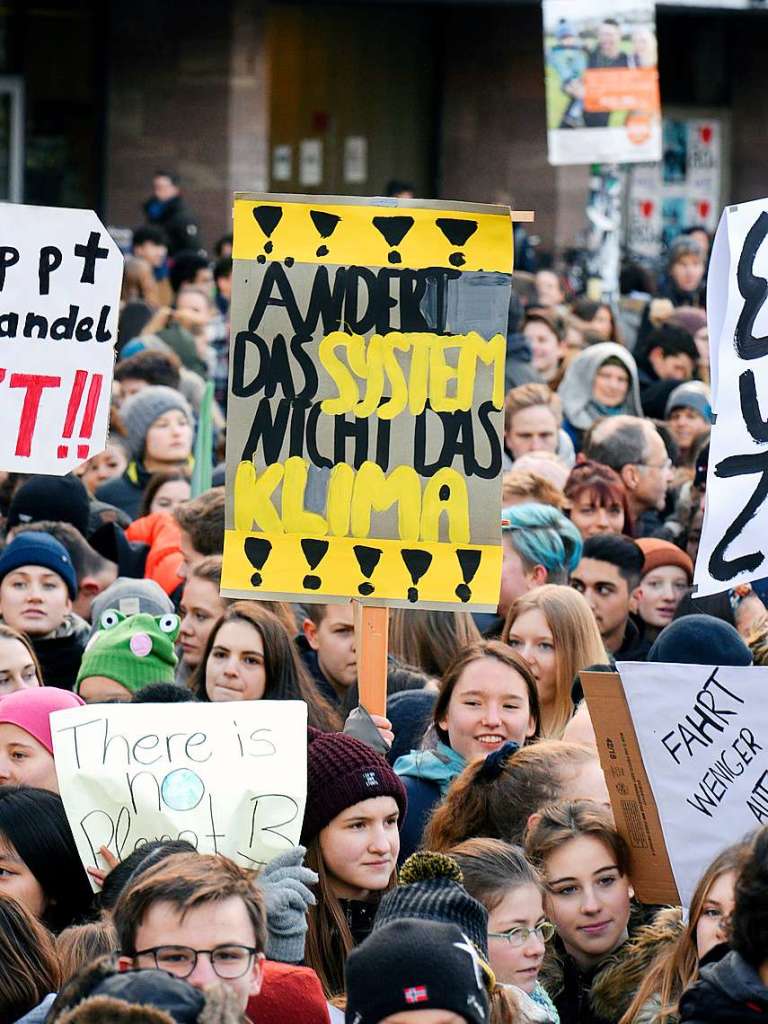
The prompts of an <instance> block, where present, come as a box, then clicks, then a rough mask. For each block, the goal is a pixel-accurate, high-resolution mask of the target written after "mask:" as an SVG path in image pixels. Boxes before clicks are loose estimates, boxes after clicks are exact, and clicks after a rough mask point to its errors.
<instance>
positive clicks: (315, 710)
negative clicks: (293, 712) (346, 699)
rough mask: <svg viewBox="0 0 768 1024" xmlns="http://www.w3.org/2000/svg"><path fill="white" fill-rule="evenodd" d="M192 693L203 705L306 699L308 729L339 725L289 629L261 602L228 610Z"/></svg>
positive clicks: (243, 603) (207, 648)
mask: <svg viewBox="0 0 768 1024" xmlns="http://www.w3.org/2000/svg"><path fill="white" fill-rule="evenodd" d="M189 688H190V689H191V690H192V692H193V693H194V694H195V695H196V696H197V697H198V699H199V700H201V701H214V702H217V701H228V700H262V699H264V700H303V701H304V702H305V703H306V705H307V715H308V721H309V724H310V725H313V726H315V727H316V728H318V729H336V728H338V727H339V724H340V723H339V721H338V716H337V715H336V713H335V712H334V710H333V709H332V708H331V707H330V705H329V704H328V702H327V701H326V700H325V699H324V698H323V697H322V696H321V695H320V694H319V693H317V692H316V691H315V690H314V688H313V686H312V684H311V682H310V681H309V679H308V678H307V676H306V673H305V671H304V669H303V668H302V665H301V662H300V661H299V656H298V654H297V653H296V648H295V647H294V645H293V642H292V640H291V637H290V636H289V635H288V632H287V630H286V628H285V626H284V625H283V624H282V622H281V621H280V620H279V619H278V618H277V616H276V615H274V614H273V613H272V612H271V611H269V610H268V609H266V608H263V607H261V606H260V605H259V603H258V602H257V601H236V602H235V603H234V604H233V605H232V606H231V607H229V608H227V610H226V611H225V612H224V614H223V615H222V616H221V618H220V619H219V620H218V621H217V623H216V625H215V626H214V628H213V629H212V630H211V632H210V634H209V636H208V640H207V641H206V644H205V649H204V651H203V655H202V658H201V659H200V662H199V664H198V666H197V668H196V669H195V671H194V672H193V674H192V676H191V678H190V680H189Z"/></svg>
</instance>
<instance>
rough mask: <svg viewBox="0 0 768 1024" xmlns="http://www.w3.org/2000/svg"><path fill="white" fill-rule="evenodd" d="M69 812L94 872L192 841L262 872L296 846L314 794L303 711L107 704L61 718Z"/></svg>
mask: <svg viewBox="0 0 768 1024" xmlns="http://www.w3.org/2000/svg"><path fill="white" fill-rule="evenodd" d="M51 732H52V735H53V752H54V757H55V759H56V772H57V775H58V778H59V788H60V791H61V798H62V800H63V801H64V807H65V809H66V812H67V817H68V819H69V823H70V826H71V828H72V834H73V835H74V837H75V842H76V843H77V849H78V852H79V854H80V859H81V860H82V862H83V864H84V866H85V867H102V866H103V865H102V864H101V861H100V858H99V853H98V851H99V848H100V847H101V846H102V845H104V846H107V847H109V849H110V850H111V851H112V852H113V853H114V854H115V855H116V856H117V857H118V858H120V859H122V858H124V857H126V856H127V855H128V854H129V853H131V852H132V851H133V850H134V849H136V847H138V846H141V845H142V844H143V843H145V842H148V841H149V840H152V839H159V838H166V839H168V838H170V839H187V840H188V841H189V842H191V843H192V845H193V846H195V847H196V848H197V849H198V850H200V851H201V852H203V853H222V854H225V855H226V856H228V857H231V858H232V859H233V860H236V861H238V862H239V863H240V864H242V865H243V866H245V867H260V866H261V865H262V864H265V863H267V862H268V861H270V860H271V859H272V858H273V857H276V856H277V855H278V854H279V853H281V852H282V851H283V850H286V849H288V848H290V847H292V846H295V845H296V844H297V843H298V841H299V836H300V834H301V825H302V821H303V818H304V804H305V801H306V790H307V706H306V704H304V702H303V701H270V700H258V701H233V702H228V703H224V704H151V705H150V704H97V705H93V704H92V705H88V706H85V707H78V708H71V709H68V710H66V711H57V712H55V713H54V714H53V715H51Z"/></svg>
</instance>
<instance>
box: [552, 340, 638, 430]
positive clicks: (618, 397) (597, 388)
mask: <svg viewBox="0 0 768 1024" xmlns="http://www.w3.org/2000/svg"><path fill="white" fill-rule="evenodd" d="M558 394H559V396H560V401H561V402H562V403H563V413H564V416H565V418H564V421H563V427H564V428H565V430H566V431H567V432H568V433H569V434H570V436H571V438H572V440H573V443H574V445H575V447H576V448H577V450H578V449H579V448H581V441H582V438H583V436H584V432H585V431H586V430H587V429H588V428H589V427H591V426H592V424H593V423H594V422H595V421H596V420H599V419H601V418H602V417H604V416H621V415H627V414H628V415H630V416H642V414H643V413H642V405H641V402H640V387H639V381H638V375H637V366H636V365H635V360H634V359H633V358H632V356H631V354H630V353H629V352H627V350H626V349H625V348H622V346H621V345H616V344H615V343H614V342H612V341H604V342H600V343H598V344H597V345H591V346H590V347H589V348H587V349H585V350H584V351H583V352H580V353H579V354H578V355H577V356H576V358H575V359H574V360H573V362H572V363H571V364H570V366H569V367H568V369H567V370H566V371H565V376H564V377H563V382H562V384H561V385H560V387H559V389H558Z"/></svg>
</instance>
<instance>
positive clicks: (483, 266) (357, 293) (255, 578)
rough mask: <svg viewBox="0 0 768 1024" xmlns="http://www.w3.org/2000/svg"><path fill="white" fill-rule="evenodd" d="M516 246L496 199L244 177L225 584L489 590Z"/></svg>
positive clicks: (293, 593) (325, 593) (474, 600)
mask: <svg viewBox="0 0 768 1024" xmlns="http://www.w3.org/2000/svg"><path fill="white" fill-rule="evenodd" d="M513 217H517V218H518V219H527V220H530V219H532V215H529V214H522V215H516V214H513ZM512 259H513V250H512V220H511V219H510V211H509V209H508V208H506V207H493V206H478V205H470V204H461V203H440V202H432V201H414V200H410V201H409V200H399V201H395V200H385V199H380V200H374V199H356V198H353V197H347V198H337V197H314V198H313V197H303V196H295V195H259V194H247V195H238V196H236V199H235V210H234V274H233V298H232V351H231V360H230V395H229V404H228V420H227V477H226V486H227V505H226V532H225V543H224V566H223V572H222V593H223V594H225V595H228V596H230V597H254V596H260V597H264V598H270V597H271V598H281V599H285V600H289V601H310V602H312V601H321V602H327V601H329V600H330V601H333V600H336V601H342V600H348V599H349V598H357V599H360V598H365V601H366V603H370V604H380V605H381V604H388V605H393V606H405V607H407V606H408V605H412V604H414V603H416V602H419V603H420V604H421V605H422V606H427V605H428V606H433V607H456V606H457V605H458V606H463V607H465V608H484V609H487V610H492V609H495V608H496V605H497V602H498V594H499V580H500V572H501V547H500V518H499V509H500V502H501V496H500V480H501V457H502V443H501V428H502V409H503V405H504V389H505V355H506V327H507V313H508V308H509V297H510V287H511V270H512Z"/></svg>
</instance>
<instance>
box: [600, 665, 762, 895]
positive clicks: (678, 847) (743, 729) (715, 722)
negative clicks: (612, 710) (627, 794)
mask: <svg viewBox="0 0 768 1024" xmlns="http://www.w3.org/2000/svg"><path fill="white" fill-rule="evenodd" d="M617 668H618V670H619V673H620V675H621V682H622V686H623V687H624V693H625V695H626V698H627V704H628V705H629V710H630V713H631V715H632V721H633V724H634V727H635V732H636V734H637V740H638V743H639V746H640V751H641V754H642V757H643V763H644V765H645V770H646V772H647V774H648V779H649V781H650V785H651V789H652V790H653V797H654V800H655V802H656V806H657V808H658V812H659V817H660V819H661V824H662V828H663V831H664V840H665V843H666V847H667V852H668V854H669V859H670V863H671V865H672V872H673V874H674V876H675V882H676V884H677V890H678V892H679V894H680V899H681V901H682V904H683V906H690V900H691V895H692V893H693V890H694V888H695V887H696V883H697V882H698V880H699V878H700V877H701V875H702V874H703V872H704V870H705V868H706V867H707V865H708V864H709V863H710V861H711V860H713V859H714V857H716V856H717V854H718V853H720V851H721V850H723V849H724V848H725V847H726V846H729V845H730V844H731V843H735V842H737V841H738V840H739V839H741V838H743V837H744V836H745V835H746V834H747V833H748V832H750V831H752V830H753V829H755V828H759V827H760V825H762V824H765V823H766V822H768V704H766V701H765V693H766V688H767V687H768V668H752V667H750V668H732V667H728V666H719V667H716V666H703V665H664V664H658V665H657V664H652V663H650V662H649V663H647V664H646V663H638V662H623V663H620V664H619V665H618V666H617Z"/></svg>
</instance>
